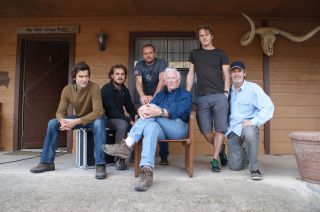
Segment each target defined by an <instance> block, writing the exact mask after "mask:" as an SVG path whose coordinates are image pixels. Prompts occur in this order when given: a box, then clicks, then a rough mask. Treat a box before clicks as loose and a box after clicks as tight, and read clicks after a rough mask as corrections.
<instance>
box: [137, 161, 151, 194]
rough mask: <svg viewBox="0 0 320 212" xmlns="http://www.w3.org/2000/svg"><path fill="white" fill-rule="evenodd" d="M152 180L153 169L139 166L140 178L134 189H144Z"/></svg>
mask: <svg viewBox="0 0 320 212" xmlns="http://www.w3.org/2000/svg"><path fill="white" fill-rule="evenodd" d="M152 182H153V171H152V168H151V167H149V166H143V167H141V168H140V179H139V181H138V183H137V184H136V186H135V188H134V190H136V191H146V190H147V189H148V187H149V186H151V185H152Z"/></svg>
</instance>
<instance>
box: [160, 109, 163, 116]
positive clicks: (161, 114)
mask: <svg viewBox="0 0 320 212" xmlns="http://www.w3.org/2000/svg"><path fill="white" fill-rule="evenodd" d="M160 116H164V109H163V108H161V113H160Z"/></svg>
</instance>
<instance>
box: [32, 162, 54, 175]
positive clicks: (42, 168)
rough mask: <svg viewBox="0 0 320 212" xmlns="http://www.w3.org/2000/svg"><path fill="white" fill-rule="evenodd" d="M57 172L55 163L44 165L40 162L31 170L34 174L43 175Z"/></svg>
mask: <svg viewBox="0 0 320 212" xmlns="http://www.w3.org/2000/svg"><path fill="white" fill-rule="evenodd" d="M53 170H55V167H54V163H42V162H40V163H39V164H38V165H37V166H35V167H33V168H32V169H30V172H32V173H42V172H46V171H53Z"/></svg>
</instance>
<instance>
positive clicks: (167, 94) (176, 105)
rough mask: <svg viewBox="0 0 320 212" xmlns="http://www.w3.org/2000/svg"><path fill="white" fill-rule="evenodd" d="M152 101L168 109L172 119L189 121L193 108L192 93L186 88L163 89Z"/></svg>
mask: <svg viewBox="0 0 320 212" xmlns="http://www.w3.org/2000/svg"><path fill="white" fill-rule="evenodd" d="M151 103H152V104H155V105H158V106H159V107H161V108H163V109H166V110H167V111H168V113H169V118H170V119H177V118H180V119H181V120H182V121H184V122H189V116H190V113H191V110H192V94H191V93H190V92H188V91H187V90H186V89H184V88H180V87H179V88H176V89H174V90H172V91H168V90H164V91H161V92H159V93H157V95H156V96H155V97H154V98H153V99H152V101H151ZM173 127H174V126H173Z"/></svg>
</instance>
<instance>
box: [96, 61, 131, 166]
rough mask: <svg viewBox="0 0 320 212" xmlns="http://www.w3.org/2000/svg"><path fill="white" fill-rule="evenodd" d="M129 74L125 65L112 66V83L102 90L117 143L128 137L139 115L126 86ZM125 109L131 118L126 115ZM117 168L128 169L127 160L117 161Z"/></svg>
mask: <svg viewBox="0 0 320 212" xmlns="http://www.w3.org/2000/svg"><path fill="white" fill-rule="evenodd" d="M127 73H128V72H127V68H126V67H125V66H124V65H114V66H112V67H111V69H110V71H109V73H108V77H109V79H110V80H111V81H110V82H109V83H108V84H105V85H104V86H103V88H102V89H101V96H102V103H103V107H104V110H105V115H106V116H107V117H108V122H107V127H108V128H110V129H113V130H115V132H116V134H115V142H116V143H120V141H121V140H122V139H123V138H125V137H126V136H127V132H128V131H129V129H130V128H131V126H132V125H133V124H134V121H135V115H136V114H137V113H136V110H135V108H134V105H133V103H132V101H131V96H130V93H129V90H128V89H127V87H126V86H125V84H124V83H125V81H126V78H127ZM124 108H125V109H126V111H127V113H128V114H129V116H126V115H125V113H124ZM115 166H116V169H117V170H125V169H127V166H126V164H125V159H122V158H119V157H117V158H116V159H115Z"/></svg>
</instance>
